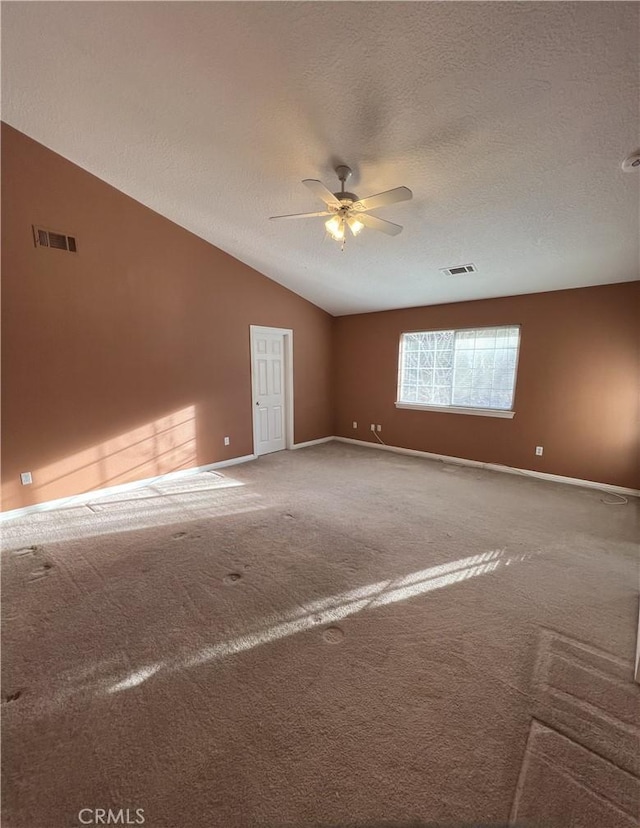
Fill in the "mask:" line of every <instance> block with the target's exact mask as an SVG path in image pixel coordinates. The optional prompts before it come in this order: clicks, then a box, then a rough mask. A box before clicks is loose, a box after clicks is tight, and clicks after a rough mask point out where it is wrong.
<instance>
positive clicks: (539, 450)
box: [536, 446, 544, 457]
mask: <svg viewBox="0 0 640 828" xmlns="http://www.w3.org/2000/svg"><path fill="white" fill-rule="evenodd" d="M543 451H544V449H543V447H542V446H536V455H537V456H538V457H542V452H543Z"/></svg>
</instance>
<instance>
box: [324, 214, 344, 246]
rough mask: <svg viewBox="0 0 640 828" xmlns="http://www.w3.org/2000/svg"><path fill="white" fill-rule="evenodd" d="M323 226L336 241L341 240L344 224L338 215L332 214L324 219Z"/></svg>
mask: <svg viewBox="0 0 640 828" xmlns="http://www.w3.org/2000/svg"><path fill="white" fill-rule="evenodd" d="M324 226H325V227H326V228H327V232H328V233H329V234H330V236H331V237H332V238H333V239H335V240H336V241H342V239H344V224H343V222H342V219H341V218H340V217H339V216H333V218H330V219H329V221H325V223H324Z"/></svg>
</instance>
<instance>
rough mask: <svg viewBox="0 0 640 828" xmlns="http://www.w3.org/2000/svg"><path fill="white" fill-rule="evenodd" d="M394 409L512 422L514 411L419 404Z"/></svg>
mask: <svg viewBox="0 0 640 828" xmlns="http://www.w3.org/2000/svg"><path fill="white" fill-rule="evenodd" d="M395 405H396V408H409V409H411V410H412V411H443V412H444V413H445V414H472V415H473V416H475V417H501V418H502V419H505V420H512V419H513V418H514V416H515V413H516V412H515V411H501V410H499V409H497V408H461V407H457V406H455V405H421V404H420V403H405V402H397V403H396V404H395Z"/></svg>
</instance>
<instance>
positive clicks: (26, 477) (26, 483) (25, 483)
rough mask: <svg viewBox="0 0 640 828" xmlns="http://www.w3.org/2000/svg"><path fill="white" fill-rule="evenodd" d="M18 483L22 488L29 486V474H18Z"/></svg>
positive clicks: (31, 480) (30, 479)
mask: <svg viewBox="0 0 640 828" xmlns="http://www.w3.org/2000/svg"><path fill="white" fill-rule="evenodd" d="M20 481H21V483H22V485H23V486H29V485H31V483H33V478H32V477H31V472H22V473H21V474H20Z"/></svg>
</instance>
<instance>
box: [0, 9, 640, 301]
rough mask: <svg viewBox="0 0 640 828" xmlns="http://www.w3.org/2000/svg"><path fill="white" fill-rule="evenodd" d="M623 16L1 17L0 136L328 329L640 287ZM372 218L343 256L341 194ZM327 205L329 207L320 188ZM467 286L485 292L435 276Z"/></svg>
mask: <svg viewBox="0 0 640 828" xmlns="http://www.w3.org/2000/svg"><path fill="white" fill-rule="evenodd" d="M639 15H640V6H639V5H638V4H636V3H598V2H592V3H568V2H567V3H544V2H543V3H510V2H508V3H486V4H485V3H480V2H472V3H463V2H457V3H363V2H356V3H349V2H345V3H315V2H314V3H290V2H286V3H279V2H266V3H233V2H232V3H206V2H203V3H200V2H196V3H187V2H185V3H181V2H179V3H153V2H150V3H127V2H119V3H101V2H95V3H64V2H57V3H38V2H25V3H4V4H3V8H2V23H3V38H2V39H3V42H2V46H3V50H2V83H3V90H2V91H3V96H2V107H3V119H4V120H5V121H7V122H8V123H10V124H12V125H13V126H15V127H16V128H17V129H19V130H22V131H23V132H25V133H27V134H28V135H30V136H32V137H33V138H35V139H36V140H38V141H40V142H42V143H43V144H45V145H46V146H48V147H50V148H51V149H53V150H55V151H56V152H58V153H60V154H62V155H63V156H65V157H66V158H69V159H71V160H72V161H74V162H75V163H77V164H79V165H80V166H81V167H84V168H85V169H87V170H89V171H90V172H92V173H94V174H95V175H97V176H99V177H100V178H102V179H104V180H105V181H107V182H109V183H110V184H113V185H114V186H115V187H117V188H118V189H120V190H123V191H124V192H125V193H128V194H129V195H131V196H133V197H134V198H136V199H137V200H139V201H141V202H142V203H143V204H146V205H148V206H149V207H152V208H153V209H154V210H157V211H158V212H159V213H162V214H163V215H165V216H167V217H168V218H170V219H172V220H173V221H175V222H177V223H178V224H180V225H182V226H184V227H186V228H188V229H189V230H191V231H193V232H194V233H196V234H197V235H199V236H202V237H203V238H205V239H207V240H208V241H210V242H212V243H213V244H215V245H217V246H218V247H221V248H222V249H224V250H226V251H228V252H229V253H231V254H232V255H234V256H236V257H237V258H239V259H241V260H242V261H244V262H246V263H248V264H250V265H252V266H253V267H255V268H257V269H258V270H260V271H262V272H263V273H265V274H266V275H267V276H270V277H271V278H272V279H275V280H276V281H278V282H280V283H282V284H283V285H286V286H287V287H289V288H291V289H292V290H294V291H295V292H296V293H299V294H301V295H302V296H305V297H307V298H308V299H310V300H311V301H313V302H315V303H316V304H318V305H320V306H321V307H323V308H326V309H327V310H329V311H330V312H332V313H335V314H344V313H354V312H359V311H369V310H383V309H387V308H397V307H406V306H412V305H426V304H434V303H440V302H449V301H459V300H464V299H478V298H485V297H492V296H504V295H511V294H517V293H529V292H536V291H545V290H555V289H560V288H568V287H579V286H585V285H594V284H600V283H606V282H619V281H625V280H631V279H637V278H639V276H640V274H639V272H638V270H639V250H638V212H639V210H638V193H639V189H638V184H639V181H640V176H635V175H631V174H626V173H623V172H622V171H621V169H620V164H621V162H622V159H623V158H624V157H625V156H626V155H627V154H629V153H630V152H631V151H633V150H635V149H637V148H638V146H639V145H640V138H639V134H638V131H639V122H640V118H639V103H638V102H639V98H638V91H639V90H638V23H639ZM336 163H346V164H349V165H350V166H351V167H352V168H353V169H354V173H355V175H354V178H353V179H352V181H351V182H350V189H351V190H354V191H355V192H356V193H357V194H358V195H359V196H366V195H369V194H371V193H376V192H379V191H381V190H387V189H390V188H392V187H396V186H399V185H406V186H408V187H410V188H411V189H412V190H413V192H414V200H413V201H410V202H405V203H403V204H397V205H395V206H393V207H387V208H384V209H380V210H378V211H376V212H375V214H376V215H379V216H380V217H381V218H387V219H389V220H391V221H394V222H398V223H400V224H403V225H404V228H405V229H404V232H403V233H402V234H401V235H399V236H398V237H396V238H390V237H387V236H384V235H382V234H379V233H376V232H374V231H372V230H365V231H363V232H362V233H361V235H360V236H358V238H356V239H350V240H349V243H348V245H347V247H346V249H345V251H344V252H341V251H340V247H339V245H338V244H336V242H334V241H332V240H330V239H329V238H327V237H326V236H325V234H324V228H323V225H322V219H309V220H308V221H300V222H281V223H278V222H269V221H268V220H267V218H268V216H270V215H274V214H280V213H294V212H306V211H311V210H315V209H318V208H319V202H316V201H315V200H314V197H313V196H312V195H311V193H310V192H309V191H308V190H306V189H305V187H303V186H302V184H301V183H300V182H301V180H302V179H304V178H320V179H321V180H323V181H324V182H325V183H327V184H328V185H329V187H330V189H332V190H333V189H337V179H336V178H335V174H334V173H333V168H334V166H335V164H336ZM334 184H335V187H334ZM467 262H473V263H475V265H476V266H477V268H478V273H477V274H473V275H466V276H461V277H454V278H447V277H445V276H443V275H441V274H440V272H439V268H441V267H446V266H450V265H458V264H465V263H467Z"/></svg>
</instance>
